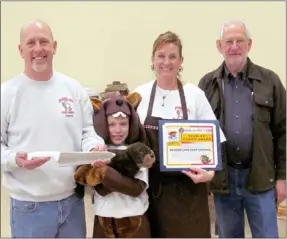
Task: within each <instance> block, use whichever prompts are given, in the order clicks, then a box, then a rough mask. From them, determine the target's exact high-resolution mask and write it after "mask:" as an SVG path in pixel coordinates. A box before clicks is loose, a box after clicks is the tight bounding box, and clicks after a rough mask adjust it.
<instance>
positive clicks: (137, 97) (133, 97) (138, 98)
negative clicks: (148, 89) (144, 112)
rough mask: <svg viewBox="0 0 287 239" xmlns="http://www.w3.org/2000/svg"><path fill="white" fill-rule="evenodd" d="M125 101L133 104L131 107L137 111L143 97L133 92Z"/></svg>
mask: <svg viewBox="0 0 287 239" xmlns="http://www.w3.org/2000/svg"><path fill="white" fill-rule="evenodd" d="M125 99H126V100H127V101H128V102H129V103H130V104H131V106H132V107H133V108H134V109H136V108H137V107H138V106H139V104H140V102H141V100H142V97H141V95H140V94H139V93H137V92H133V93H131V94H129V95H127V96H126V97H125Z"/></svg>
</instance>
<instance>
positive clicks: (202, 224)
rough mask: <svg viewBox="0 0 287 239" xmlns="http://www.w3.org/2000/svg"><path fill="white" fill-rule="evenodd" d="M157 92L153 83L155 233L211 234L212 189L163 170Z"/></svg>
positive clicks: (149, 119) (149, 124)
mask: <svg viewBox="0 0 287 239" xmlns="http://www.w3.org/2000/svg"><path fill="white" fill-rule="evenodd" d="M178 90H179V95H180V101H181V106H182V110H183V119H185V120H187V119H188V115H187V107H186V101H185V96H184V91H183V86H182V84H181V82H180V81H178ZM155 93H156V81H155V83H154V85H153V88H152V91H151V96H150V102H149V106H148V110H147V116H146V119H145V122H144V127H145V130H146V134H147V139H148V142H149V144H150V147H151V148H152V149H153V151H154V152H155V155H156V159H157V161H156V163H155V164H154V165H153V167H152V168H151V169H150V170H149V189H148V193H149V198H150V206H149V209H148V219H149V222H150V227H151V236H152V237H153V238H155V237H157V238H158V237H162V238H163V237H164V238H168V237H169V238H176V237H179V238H187V237H189V238H191V237H205V238H208V237H211V234H210V218H209V208H208V192H207V187H206V184H205V183H199V184H195V183H193V181H192V180H191V179H190V178H189V177H187V176H186V175H184V174H182V173H181V172H176V173H174V172H172V173H171V172H165V173H163V172H160V170H159V168H160V167H159V161H158V160H159V150H158V121H159V120H160V119H161V118H159V117H153V116H152V109H153V104H154V99H155Z"/></svg>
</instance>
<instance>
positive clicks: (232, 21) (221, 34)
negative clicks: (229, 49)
mask: <svg viewBox="0 0 287 239" xmlns="http://www.w3.org/2000/svg"><path fill="white" fill-rule="evenodd" d="M231 25H237V26H238V25H241V26H243V27H244V29H245V35H246V37H247V38H248V39H250V38H251V37H250V32H249V31H248V28H247V27H246V24H245V23H244V22H242V21H238V20H230V21H227V22H225V23H223V25H222V27H221V28H220V35H219V39H222V37H223V33H224V30H225V28H227V27H229V26H231Z"/></svg>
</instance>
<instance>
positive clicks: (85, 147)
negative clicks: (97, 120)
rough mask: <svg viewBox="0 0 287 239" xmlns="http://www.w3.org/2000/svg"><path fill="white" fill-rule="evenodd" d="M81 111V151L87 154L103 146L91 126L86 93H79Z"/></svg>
mask: <svg viewBox="0 0 287 239" xmlns="http://www.w3.org/2000/svg"><path fill="white" fill-rule="evenodd" d="M81 109H82V124H83V130H82V151H84V152H88V151H90V150H92V149H93V148H94V147H95V146H96V145H104V144H105V142H104V140H103V139H102V138H101V137H100V136H98V135H97V133H96V132H95V129H94V125H93V113H94V112H93V107H92V104H91V101H90V99H89V96H88V94H87V92H85V90H84V89H82V91H81Z"/></svg>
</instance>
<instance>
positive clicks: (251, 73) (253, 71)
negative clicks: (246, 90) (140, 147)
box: [212, 57, 261, 81]
mask: <svg viewBox="0 0 287 239" xmlns="http://www.w3.org/2000/svg"><path fill="white" fill-rule="evenodd" d="M224 66H225V62H222V64H221V65H220V66H219V67H218V68H217V69H216V70H215V71H214V73H213V77H212V79H213V80H214V81H216V80H218V79H223V77H224ZM246 78H248V79H250V80H258V81H261V74H260V72H259V70H258V67H257V65H255V64H254V63H253V62H252V61H251V60H250V58H249V57H248V58H247V66H246Z"/></svg>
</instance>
